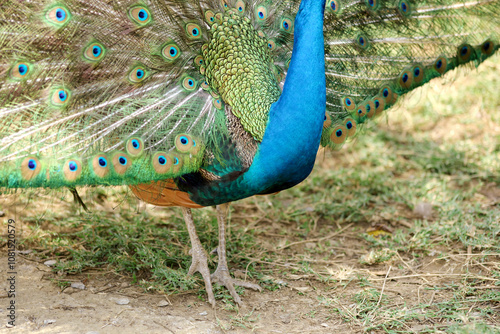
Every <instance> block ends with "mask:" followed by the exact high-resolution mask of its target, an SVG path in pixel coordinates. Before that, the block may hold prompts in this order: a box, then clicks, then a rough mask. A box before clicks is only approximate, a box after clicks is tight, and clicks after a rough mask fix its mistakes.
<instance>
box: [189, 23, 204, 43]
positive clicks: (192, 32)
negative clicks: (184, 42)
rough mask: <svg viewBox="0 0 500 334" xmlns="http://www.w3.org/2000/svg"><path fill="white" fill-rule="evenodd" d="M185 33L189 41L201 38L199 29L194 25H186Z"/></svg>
mask: <svg viewBox="0 0 500 334" xmlns="http://www.w3.org/2000/svg"><path fill="white" fill-rule="evenodd" d="M186 33H187V35H188V38H191V39H198V38H200V37H201V29H200V27H199V26H198V25H197V24H195V23H189V24H187V25H186Z"/></svg>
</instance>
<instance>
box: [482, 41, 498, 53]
mask: <svg viewBox="0 0 500 334" xmlns="http://www.w3.org/2000/svg"><path fill="white" fill-rule="evenodd" d="M493 50H495V44H494V43H493V42H492V41H490V40H487V41H486V42H484V43H483V44H481V52H482V53H484V54H485V55H487V56H489V55H491V54H492V53H493Z"/></svg>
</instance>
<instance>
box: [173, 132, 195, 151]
mask: <svg viewBox="0 0 500 334" xmlns="http://www.w3.org/2000/svg"><path fill="white" fill-rule="evenodd" d="M193 146H194V142H193V140H192V139H191V136H189V135H185V134H182V135H177V136H176V138H175V147H176V148H177V150H178V151H179V152H182V153H185V152H189V150H191V148H192V147H193Z"/></svg>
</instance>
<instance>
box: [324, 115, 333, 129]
mask: <svg viewBox="0 0 500 334" xmlns="http://www.w3.org/2000/svg"><path fill="white" fill-rule="evenodd" d="M331 125H332V118H331V117H330V115H329V114H328V112H325V118H324V120H323V128H324V129H327V128H329V127H330V126H331Z"/></svg>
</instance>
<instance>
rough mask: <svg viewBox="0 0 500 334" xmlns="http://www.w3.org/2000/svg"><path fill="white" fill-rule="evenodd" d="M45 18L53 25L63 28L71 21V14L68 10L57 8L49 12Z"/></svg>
mask: <svg viewBox="0 0 500 334" xmlns="http://www.w3.org/2000/svg"><path fill="white" fill-rule="evenodd" d="M45 18H46V19H47V21H48V23H50V24H51V25H53V26H56V27H62V26H63V25H65V24H66V23H67V22H68V21H69V19H70V18H71V14H70V12H69V10H68V9H67V8H64V7H62V6H56V7H53V8H51V9H49V10H48V11H47V13H46V14H45Z"/></svg>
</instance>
